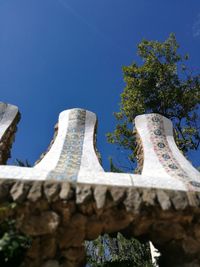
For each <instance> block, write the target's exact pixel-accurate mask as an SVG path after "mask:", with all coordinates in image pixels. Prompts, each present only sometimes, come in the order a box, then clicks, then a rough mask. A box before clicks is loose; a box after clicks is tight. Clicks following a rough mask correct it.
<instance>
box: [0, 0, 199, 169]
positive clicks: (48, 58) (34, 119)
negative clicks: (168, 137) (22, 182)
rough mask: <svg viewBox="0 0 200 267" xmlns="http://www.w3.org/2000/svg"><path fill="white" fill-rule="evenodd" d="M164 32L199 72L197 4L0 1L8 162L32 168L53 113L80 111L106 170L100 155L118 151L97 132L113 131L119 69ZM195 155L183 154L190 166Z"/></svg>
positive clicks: (0, 95) (0, 92)
mask: <svg viewBox="0 0 200 267" xmlns="http://www.w3.org/2000/svg"><path fill="white" fill-rule="evenodd" d="M171 32H174V33H175V34H176V36H177V40H178V42H179V43H180V45H181V51H182V52H183V53H185V52H188V53H189V55H190V66H191V67H192V68H193V69H194V70H195V71H198V72H200V56H199V47H200V2H199V0H192V1H188V0H187V1H184V0H182V1H178V0H168V1H160V0H151V1H149V0H138V1H136V0H124V1H122V0H101V1H95V0H84V1H83V0H18V1H16V0H0V101H3V102H8V103H12V104H16V105H17V106H19V108H20V111H21V113H22V119H21V122H20V124H19V130H18V134H17V136H16V142H15V144H14V146H13V151H12V158H13V159H15V158H20V159H22V160H24V159H28V160H29V161H30V162H31V163H33V162H34V161H35V160H36V159H38V157H39V156H40V154H41V153H42V152H43V151H45V150H46V148H47V146H48V144H49V142H50V140H51V138H52V136H53V126H54V124H55V123H56V121H57V118H58V114H59V112H61V111H62V110H64V109H68V108H73V107H80V108H85V109H88V110H90V111H93V112H95V113H96V114H97V116H98V119H99V127H98V149H99V151H100V152H101V155H102V157H103V164H104V167H105V168H106V169H108V157H109V156H114V157H116V158H120V153H121V152H120V151H117V150H116V149H115V148H114V147H113V146H112V145H109V144H107V142H106V138H105V134H106V133H107V132H109V131H112V130H113V129H114V125H115V120H114V117H113V115H112V113H113V112H114V111H118V108H119V105H118V103H119V101H120V97H119V95H120V93H121V92H122V90H123V87H124V83H123V75H122V70H121V69H122V66H124V65H130V64H131V63H132V62H133V61H137V60H138V58H137V56H136V49H137V44H138V43H139V42H140V41H141V40H142V39H143V38H146V39H152V40H159V41H164V40H165V39H166V38H167V37H168V35H169V34H170V33H171ZM117 153H118V154H117ZM199 155H200V152H199V151H198V152H196V153H192V154H191V155H190V156H191V159H192V160H193V162H194V164H195V165H200V161H199V158H200V157H199Z"/></svg>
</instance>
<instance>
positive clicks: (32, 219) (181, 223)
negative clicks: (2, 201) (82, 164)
mask: <svg viewBox="0 0 200 267" xmlns="http://www.w3.org/2000/svg"><path fill="white" fill-rule="evenodd" d="M10 183H11V184H9V185H7V184H6V187H7V190H6V191H5V194H4V198H6V199H10V201H12V196H13V186H16V181H10ZM21 183H22V182H21V181H20V183H19V185H20V186H19V188H22V185H21ZM54 184H55V188H57V189H56V192H57V195H58V199H57V200H56V201H55V198H54V197H49V198H48V200H47V192H46V191H43V190H41V188H45V186H46V182H40V183H38V184H35V182H34V181H32V182H31V181H29V182H24V186H23V188H28V189H27V190H28V192H26V194H25V195H24V196H23V198H24V200H23V202H22V201H19V203H18V204H17V206H16V208H15V209H14V215H13V216H14V217H15V218H16V220H17V224H16V225H17V227H18V228H19V230H20V231H22V232H24V233H26V234H28V235H30V236H31V237H32V240H33V241H32V246H31V247H30V249H29V250H28V251H27V256H26V259H25V261H24V266H25V267H29V266H31V267H32V266H33V267H34V266H35V267H37V266H43V265H44V266H51V265H52V266H59V267H61V266H74V267H75V266H84V261H85V254H84V251H83V242H84V240H93V239H95V238H97V237H98V236H99V235H100V234H103V233H115V232H118V231H121V232H122V233H123V234H125V235H127V236H128V237H131V236H134V237H138V238H140V237H141V238H145V239H148V240H151V241H152V242H153V244H154V246H155V247H156V248H158V249H159V251H160V252H161V253H162V256H161V259H160V266H200V253H199V252H200V219H199V214H200V209H199V207H200V198H199V193H192V194H188V193H187V192H185V193H184V192H177V194H174V192H172V191H167V190H157V189H152V190H147V189H142V188H134V187H132V188H120V187H118V188H117V189H116V188H113V187H108V186H106V187H102V186H90V187H86V186H85V185H79V186H78V189H77V190H75V187H74V185H70V184H69V183H67V182H66V189H67V192H71V193H70V197H67V200H66V199H63V195H62V194H60V192H61V190H63V189H62V188H64V187H65V186H64V184H65V183H64V182H58V181H54ZM56 184H57V186H56ZM2 186H5V184H4V183H2ZM49 188H51V186H50V187H48V190H49ZM53 188H54V187H53ZM51 189H52V188H51ZM19 190H20V192H21V189H19ZM38 190H39V191H38ZM50 191H51V190H50ZM0 192H1V187H0ZM34 192H36V196H34ZM38 192H40V193H39V194H38ZM51 192H54V190H53V191H51ZM48 193H49V191H48ZM19 195H20V194H19ZM50 195H51V194H50ZM67 195H68V194H67ZM51 196H52V195H51ZM191 197H192V199H195V201H194V202H193V201H192V202H193V203H192V205H191ZM91 207H92V208H91ZM5 216H7V215H6V214H5V215H4V218H5ZM8 216H10V215H8ZM169 255H170V256H169ZM195 264H196V265H195Z"/></svg>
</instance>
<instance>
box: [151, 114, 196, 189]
mask: <svg viewBox="0 0 200 267" xmlns="http://www.w3.org/2000/svg"><path fill="white" fill-rule="evenodd" d="M147 122H148V130H149V133H150V139H151V142H152V144H153V147H154V151H155V153H156V155H157V157H158V159H159V161H160V163H161V164H162V166H163V167H164V169H165V171H166V172H167V173H168V174H169V175H170V176H171V177H174V178H176V179H179V180H181V181H182V182H184V183H185V185H186V186H187V188H188V190H189V191H191V190H192V191H193V190H196V188H197V187H198V188H199V187H200V183H199V182H197V181H192V180H191V179H190V177H189V176H188V174H187V173H186V172H185V171H184V170H183V168H182V167H181V165H180V164H179V162H178V160H177V159H176V158H175V157H174V155H173V153H172V150H171V149H170V147H169V144H168V141H167V138H166V134H165V130H164V122H163V117H162V116H161V115H159V114H149V115H148V116H147ZM194 187H195V188H194Z"/></svg>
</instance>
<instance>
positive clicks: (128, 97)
mask: <svg viewBox="0 0 200 267" xmlns="http://www.w3.org/2000/svg"><path fill="white" fill-rule="evenodd" d="M178 48H179V44H178V43H177V41H176V38H175V35H174V34H170V36H169V38H168V39H167V40H166V41H164V42H158V41H148V40H143V41H142V42H141V43H140V44H139V45H138V51H137V53H138V55H139V56H140V58H141V59H142V64H140V65H139V64H137V63H136V62H133V64H131V65H130V66H127V67H123V73H124V81H125V83H126V86H125V88H124V91H123V92H122V94H121V103H120V111H119V112H117V113H115V114H114V115H115V118H116V119H117V121H118V123H117V125H116V128H115V130H114V132H113V133H109V134H108V141H109V142H110V143H114V144H117V145H119V146H121V147H122V148H123V149H126V150H128V153H129V154H128V159H129V160H130V161H131V163H134V162H135V159H136V151H135V148H136V140H135V136H134V135H133V130H132V129H133V120H134V118H135V117H136V116H137V115H140V114H144V113H151V112H153V113H159V114H161V115H164V116H166V117H167V118H169V119H171V120H172V122H173V125H174V128H175V140H176V142H177V145H178V147H179V149H180V150H182V151H183V153H185V154H187V152H188V151H190V150H197V148H198V146H199V144H200V133H199V129H200V120H199V114H198V108H199V103H200V74H195V73H193V72H192V71H191V70H190V69H189V68H188V67H187V66H186V61H187V60H188V58H189V57H188V55H184V56H182V55H181V54H179V53H178ZM132 166H133V165H132Z"/></svg>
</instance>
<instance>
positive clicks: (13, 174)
mask: <svg viewBox="0 0 200 267" xmlns="http://www.w3.org/2000/svg"><path fill="white" fill-rule="evenodd" d="M17 111H18V110H16V107H13V108H10V113H8V114H11V115H12V118H13V116H14V114H16V112H17ZM70 112H73V114H74V115H73V116H75V118H76V116H79V117H77V118H79V123H77V124H76V123H75V124H72V125H77V129H75V131H74V133H75V134H76V135H77V136H80V138H83V140H82V141H81V140H77V142H75V147H77V148H78V149H79V154H78V156H77V164H76V157H75V162H74V161H73V162H72V167H68V165H66V161H68V160H69V161H70V160H71V159H70V154H69V155H68V156H67V157H66V153H69V151H68V152H67V147H68V143H66V142H65V141H66V140H67V139H69V140H71V138H72V134H73V131H72V130H73V129H70V131H69V116H70ZM76 112H78V113H76ZM79 113H80V114H79ZM77 114H78V115H77ZM84 114H85V115H84ZM11 115H8V116H7V119H6V118H4V120H3V122H4V123H3V126H0V127H4V125H8V123H9V122H8V120H10V118H11ZM148 116H149V115H141V116H138V117H137V118H136V121H135V125H136V128H137V131H138V132H139V135H140V137H141V139H142V144H143V150H144V166H143V171H142V175H136V174H125V173H111V172H104V171H103V168H102V167H101V165H100V164H99V161H98V159H97V156H96V153H95V150H94V143H93V140H94V128H95V124H96V115H95V114H94V113H92V112H89V111H84V110H80V109H72V110H66V111H63V112H62V113H61V114H60V116H59V126H58V134H57V137H56V139H55V142H54V144H53V145H52V147H51V149H50V150H49V152H48V153H47V154H46V155H45V157H44V158H43V160H42V161H41V162H40V163H39V164H37V165H36V166H35V167H33V168H25V167H17V166H0V179H19V180H46V179H55V180H56V179H57V180H60V179H62V180H69V179H71V178H70V176H69V174H70V175H71V177H72V176H73V180H71V181H73V182H77V183H81V184H84V183H85V184H91V185H92V184H94V185H95V184H99V185H107V186H125V187H132V186H134V187H142V188H161V189H169V190H170V189H172V190H182V191H187V190H189V189H188V185H187V183H186V182H185V180H182V179H178V178H177V177H176V176H174V175H173V172H168V170H167V169H166V166H165V167H163V165H162V162H161V161H160V160H159V156H158V154H157V152H156V151H155V144H153V143H152V135H151V134H150V132H149V124H148ZM151 116H152V115H151ZM160 117H161V118H162V119H163V125H164V135H165V138H166V140H167V142H168V146H169V148H168V150H169V151H170V153H172V154H173V157H175V159H176V161H177V162H178V163H179V165H180V166H181V167H180V168H181V169H183V170H182V171H183V172H185V173H187V175H188V177H189V179H191V180H194V181H196V182H200V174H199V172H198V171H196V170H195V169H194V168H193V167H192V166H191V164H190V163H189V162H188V161H187V160H186V159H185V158H184V156H183V155H182V154H181V152H180V151H179V150H178V148H177V147H176V145H175V142H174V139H173V132H172V127H171V122H170V121H169V120H168V119H165V118H163V117H162V116H160ZM72 120H73V118H72ZM75 120H76V119H75ZM83 120H84V121H85V124H84V123H83V124H82V122H84V121H83ZM73 123H74V121H73ZM82 125H85V128H84V131H82V127H84V126H82ZM0 129H1V128H0ZM83 132H84V133H83ZM82 133H83V134H84V136H83V134H82ZM76 135H75V136H76ZM156 140H157V139H156ZM75 141H76V140H75ZM73 142H74V141H73ZM73 142H72V144H73ZM79 143H80V145H79ZM70 146H71V145H70ZM80 146H81V147H80ZM80 148H81V149H82V150H80ZM80 151H82V152H81V154H80ZM72 152H74V153H73V154H76V151H72ZM70 153H71V152H70ZM73 154H72V157H73ZM79 163H80V164H79ZM69 168H70V169H69ZM74 168H75V170H74ZM192 190H194V191H195V190H197V191H199V188H198V187H197V188H192Z"/></svg>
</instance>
